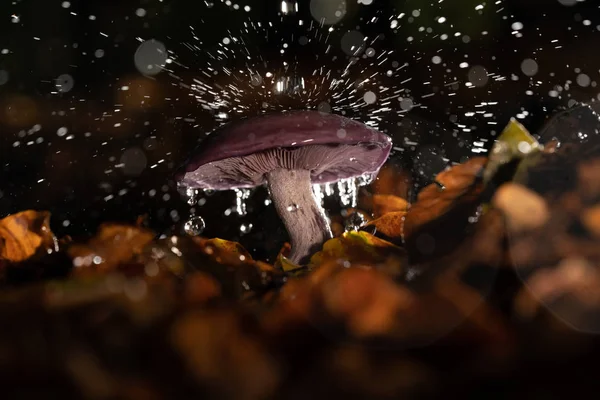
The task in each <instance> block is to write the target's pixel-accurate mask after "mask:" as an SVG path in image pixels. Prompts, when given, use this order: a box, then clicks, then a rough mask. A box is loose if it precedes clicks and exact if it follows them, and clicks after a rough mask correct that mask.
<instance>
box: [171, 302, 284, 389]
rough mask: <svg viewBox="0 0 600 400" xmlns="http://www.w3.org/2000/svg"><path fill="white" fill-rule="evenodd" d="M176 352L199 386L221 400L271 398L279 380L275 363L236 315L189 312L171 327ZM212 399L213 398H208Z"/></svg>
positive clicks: (222, 312) (226, 312)
mask: <svg viewBox="0 0 600 400" xmlns="http://www.w3.org/2000/svg"><path fill="white" fill-rule="evenodd" d="M170 339H171V342H172V344H173V347H174V349H175V350H176V351H177V353H178V354H179V355H180V357H181V359H182V360H183V361H184V363H185V365H186V366H187V370H188V371H189V373H190V376H191V377H192V378H194V379H195V380H196V381H197V382H200V383H204V382H210V384H211V386H212V387H214V388H216V389H217V390H218V393H221V394H226V395H225V396H221V397H222V398H238V399H242V400H243V399H248V400H250V399H261V398H270V397H271V396H272V394H273V391H274V390H275V388H276V385H277V383H278V380H279V371H278V368H277V364H276V363H275V361H274V360H273V359H272V358H271V357H270V356H269V354H268V352H267V351H266V349H265V348H264V347H263V345H262V344H261V343H260V342H259V341H257V340H256V339H255V338H254V337H253V335H252V332H247V330H246V329H244V326H243V321H242V319H241V318H240V317H239V315H237V314H236V313H233V312H231V311H221V312H218V311H217V312H200V311H198V312H188V313H187V314H185V315H183V316H182V317H181V318H179V319H178V320H177V321H176V322H175V324H174V325H173V326H172V329H171V332H170ZM207 397H209V398H210V397H211V396H207Z"/></svg>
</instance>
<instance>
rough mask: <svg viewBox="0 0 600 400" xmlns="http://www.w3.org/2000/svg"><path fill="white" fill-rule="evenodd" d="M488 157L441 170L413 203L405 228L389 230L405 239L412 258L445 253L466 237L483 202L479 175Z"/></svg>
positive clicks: (395, 238)
mask: <svg viewBox="0 0 600 400" xmlns="http://www.w3.org/2000/svg"><path fill="white" fill-rule="evenodd" d="M486 161H487V159H486V158H484V157H476V158H472V159H470V160H468V161H467V162H466V163H464V164H459V165H456V166H454V167H451V168H449V169H447V170H445V171H443V172H441V173H440V174H438V175H437V177H436V182H437V183H434V184H431V185H429V186H426V187H425V188H424V189H423V190H422V191H421V192H420V193H419V195H418V197H417V201H416V202H415V203H414V204H412V205H411V207H410V210H409V211H408V212H407V213H406V217H405V220H404V224H403V225H402V230H401V231H400V232H388V236H389V237H392V238H394V242H395V243H398V240H399V239H400V238H402V239H404V243H405V245H406V247H407V249H408V251H409V254H410V256H411V259H412V260H413V261H420V260H421V259H422V258H423V257H425V258H427V257H432V256H438V255H441V254H445V253H446V252H448V251H450V250H451V249H453V248H454V247H455V245H456V244H457V243H459V242H460V241H461V240H462V239H463V238H464V235H465V233H466V227H467V226H468V225H469V224H470V221H469V218H470V217H472V216H473V215H474V214H475V213H476V211H477V208H478V206H479V205H480V203H481V201H480V200H481V194H482V192H483V189H484V187H483V183H482V181H481V179H480V176H481V172H482V171H483V168H484V166H485V164H486ZM448 227H451V228H450V229H449V228H448Z"/></svg>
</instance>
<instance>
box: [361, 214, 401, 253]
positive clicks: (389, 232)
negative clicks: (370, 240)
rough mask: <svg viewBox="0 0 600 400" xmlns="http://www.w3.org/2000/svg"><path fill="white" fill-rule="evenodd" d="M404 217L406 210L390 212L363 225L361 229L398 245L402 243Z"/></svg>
mask: <svg viewBox="0 0 600 400" xmlns="http://www.w3.org/2000/svg"><path fill="white" fill-rule="evenodd" d="M405 218H406V211H398V212H390V213H387V214H385V215H383V216H381V217H379V218H377V219H376V220H373V221H371V222H369V223H368V224H366V225H365V226H364V227H363V230H365V231H367V232H372V233H373V234H376V235H377V236H379V237H382V238H383V239H385V240H389V241H390V242H392V243H395V244H398V245H400V244H402V243H403V239H402V238H403V236H402V233H403V229H404V219H405Z"/></svg>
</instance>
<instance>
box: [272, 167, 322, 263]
mask: <svg viewBox="0 0 600 400" xmlns="http://www.w3.org/2000/svg"><path fill="white" fill-rule="evenodd" d="M266 178H267V185H268V187H269V191H270V193H271V198H272V200H273V204H274V205H275V209H276V210H277V213H278V214H279V217H280V218H281V219H282V220H283V223H284V225H285V228H286V229H287V232H288V234H289V236H290V241H291V245H292V252H291V254H290V256H289V259H290V260H291V261H292V262H294V263H296V264H305V263H307V262H308V260H309V257H310V255H311V254H313V253H315V252H316V251H319V250H320V248H321V246H322V245H323V243H324V242H325V241H326V240H327V239H330V238H331V237H333V235H332V233H331V229H330V227H329V223H328V222H327V218H326V217H325V212H324V210H323V208H322V207H321V206H320V205H319V204H318V203H317V200H316V198H315V195H314V193H313V191H312V186H311V180H310V171H308V170H303V169H296V170H289V169H284V168H278V169H274V170H272V171H271V172H269V173H267V174H266Z"/></svg>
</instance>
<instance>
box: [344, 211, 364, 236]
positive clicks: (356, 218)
mask: <svg viewBox="0 0 600 400" xmlns="http://www.w3.org/2000/svg"><path fill="white" fill-rule="evenodd" d="M366 223H367V219H366V218H365V216H364V215H362V214H361V213H358V212H355V213H352V214H350V215H349V216H348V218H346V220H345V221H344V229H345V230H346V232H349V231H358V230H359V229H360V228H361V227H362V226H363V225H365V224H366Z"/></svg>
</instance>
